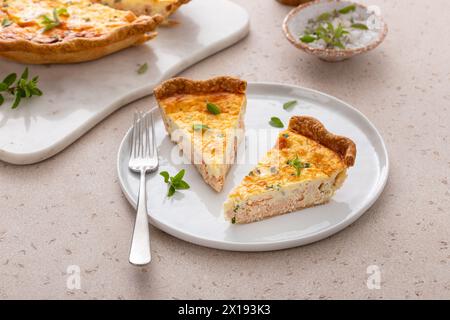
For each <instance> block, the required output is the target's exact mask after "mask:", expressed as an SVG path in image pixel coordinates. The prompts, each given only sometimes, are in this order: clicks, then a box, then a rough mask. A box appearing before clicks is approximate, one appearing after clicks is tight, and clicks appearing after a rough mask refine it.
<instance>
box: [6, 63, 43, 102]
mask: <svg viewBox="0 0 450 320" xmlns="http://www.w3.org/2000/svg"><path fill="white" fill-rule="evenodd" d="M28 76H29V70H28V68H25V70H24V71H23V72H22V74H21V76H20V78H19V79H17V74H16V73H11V74H9V75H7V76H6V77H5V78H4V79H3V81H2V82H0V92H7V93H9V94H11V95H13V96H14V101H13V104H12V106H11V108H12V109H16V108H17V107H18V106H19V104H20V102H21V101H22V98H31V97H32V96H42V91H41V90H40V89H39V88H38V87H37V84H38V81H39V77H34V78H33V79H31V80H28ZM4 100H5V98H4V97H3V96H2V103H1V104H3V102H4ZM1 104H0V105H1Z"/></svg>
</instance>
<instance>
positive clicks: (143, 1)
mask: <svg viewBox="0 0 450 320" xmlns="http://www.w3.org/2000/svg"><path fill="white" fill-rule="evenodd" d="M189 1H191V0H94V2H100V3H103V4H106V5H108V6H110V7H113V8H116V9H119V10H130V11H132V12H134V13H135V14H136V15H138V16H140V15H149V16H153V15H155V14H160V15H162V16H163V17H164V18H165V19H167V18H168V17H169V16H170V15H171V14H172V13H174V12H175V11H176V10H177V9H178V8H179V7H181V6H182V5H183V4H186V3H188V2H189Z"/></svg>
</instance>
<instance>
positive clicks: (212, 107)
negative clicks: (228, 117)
mask: <svg viewBox="0 0 450 320" xmlns="http://www.w3.org/2000/svg"><path fill="white" fill-rule="evenodd" d="M206 109H208V111H209V112H210V113H212V114H214V115H218V114H220V108H219V107H218V106H217V105H215V104H214V103H211V102H207V103H206Z"/></svg>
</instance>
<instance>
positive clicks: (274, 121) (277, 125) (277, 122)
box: [269, 117, 284, 128]
mask: <svg viewBox="0 0 450 320" xmlns="http://www.w3.org/2000/svg"><path fill="white" fill-rule="evenodd" d="M269 124H270V125H271V126H272V127H275V128H284V124H283V122H281V120H280V118H277V117H272V118H270V121H269Z"/></svg>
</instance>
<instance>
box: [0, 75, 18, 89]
mask: <svg viewBox="0 0 450 320" xmlns="http://www.w3.org/2000/svg"><path fill="white" fill-rule="evenodd" d="M16 79H17V74H15V73H11V74H9V75H7V76H6V78H5V79H3V83H4V84H6V85H7V86H8V87H10V86H11V85H12V84H13V83H14V82H15V81H16Z"/></svg>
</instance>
